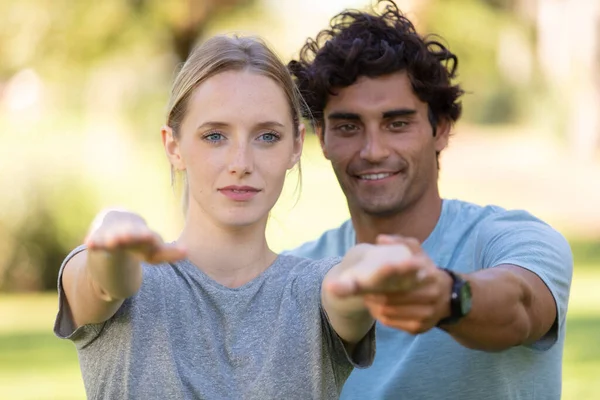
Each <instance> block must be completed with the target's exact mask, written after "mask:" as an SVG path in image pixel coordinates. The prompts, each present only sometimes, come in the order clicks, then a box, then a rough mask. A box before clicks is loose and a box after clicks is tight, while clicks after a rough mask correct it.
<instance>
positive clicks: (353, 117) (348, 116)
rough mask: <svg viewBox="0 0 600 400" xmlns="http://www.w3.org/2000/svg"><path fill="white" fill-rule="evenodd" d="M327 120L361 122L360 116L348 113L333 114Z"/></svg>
mask: <svg viewBox="0 0 600 400" xmlns="http://www.w3.org/2000/svg"><path fill="white" fill-rule="evenodd" d="M327 119H348V120H352V121H360V115H358V114H355V113H347V112H332V113H331V114H329V115H328V116H327Z"/></svg>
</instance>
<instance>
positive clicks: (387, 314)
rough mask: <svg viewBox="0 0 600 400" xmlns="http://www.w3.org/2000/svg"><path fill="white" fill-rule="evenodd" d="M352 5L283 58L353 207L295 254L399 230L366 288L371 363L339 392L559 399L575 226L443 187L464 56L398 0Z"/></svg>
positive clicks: (350, 395)
mask: <svg viewBox="0 0 600 400" xmlns="http://www.w3.org/2000/svg"><path fill="white" fill-rule="evenodd" d="M379 3H380V4H379V5H380V6H382V7H381V8H380V10H382V11H381V12H375V11H373V12H371V13H367V12H360V11H354V10H346V11H344V12H342V13H340V14H338V15H337V16H336V17H334V18H333V19H332V22H331V26H330V27H329V28H328V29H326V30H323V31H321V32H320V33H319V35H318V36H317V37H316V39H315V40H312V39H309V40H308V41H307V42H306V44H305V46H304V47H303V48H302V50H301V51H300V56H299V59H298V60H294V61H291V62H290V63H289V65H288V67H289V69H290V71H291V73H292V75H293V76H294V78H295V80H296V84H297V86H298V88H299V90H300V91H301V93H302V94H303V96H304V98H305V100H306V103H307V107H306V110H305V113H306V115H305V117H307V118H310V119H312V120H313V122H314V126H315V130H316V132H317V134H318V136H319V139H320V142H321V146H322V149H323V153H324V155H325V157H326V158H327V159H328V160H329V161H331V165H332V167H333V170H334V172H335V174H336V176H337V179H338V181H339V184H340V186H341V188H342V190H343V192H344V194H345V196H346V198H347V202H348V207H349V210H350V215H351V219H350V220H349V221H347V222H345V223H344V224H342V225H341V226H340V227H339V228H337V229H334V230H331V231H328V232H326V233H324V234H323V235H322V236H321V237H320V238H319V239H318V240H316V241H314V242H310V243H307V244H305V245H303V246H301V247H299V248H298V249H296V250H294V251H292V253H294V254H297V255H301V256H305V257H310V258H322V257H326V256H342V255H344V254H345V253H346V251H347V250H348V249H349V248H350V247H352V246H354V245H355V244H356V243H371V244H375V245H386V244H388V243H404V244H406V245H407V246H408V247H409V248H410V249H411V250H412V254H413V255H412V257H411V258H410V259H409V260H408V261H405V262H402V263H399V264H396V265H389V270H388V272H387V273H385V274H381V276H379V277H378V278H377V279H375V281H374V282H373V283H372V285H357V284H352V281H351V280H349V282H350V283H349V285H348V288H347V294H348V295H352V294H358V293H361V294H364V293H367V294H368V293H369V291H370V290H371V289H372V288H373V287H375V286H378V285H379V286H380V285H387V286H388V287H389V290H390V294H389V295H388V296H381V295H371V296H366V300H365V302H366V303H367V306H368V308H369V311H370V312H371V314H372V315H373V316H374V317H375V318H377V320H378V324H377V356H376V358H375V363H374V364H373V366H372V367H371V368H369V369H366V370H355V371H354V372H353V373H352V375H351V376H350V379H349V380H348V381H347V383H346V385H345V387H344V391H343V393H342V399H462V400H464V399H472V400H481V399H498V400H500V399H502V400H506V399H534V398H535V399H544V400H546V399H559V398H560V394H561V364H562V352H563V344H564V339H565V316H566V312H567V303H568V297H569V290H570V285H571V276H572V268H573V262H572V255H571V250H570V247H569V245H568V243H567V242H566V240H565V239H564V237H563V236H562V235H561V234H559V233H558V232H557V231H555V230H554V229H552V228H551V227H550V226H548V225H547V224H545V223H544V222H543V221H541V220H539V219H537V218H535V217H534V216H532V215H531V214H529V213H527V212H525V211H521V210H505V209H502V208H500V207H497V206H486V207H481V206H478V205H475V204H472V203H468V202H465V201H459V200H448V199H442V198H441V197H440V194H439V189H438V171H439V160H438V156H439V154H440V152H441V151H443V150H444V148H445V147H446V146H447V144H448V140H449V134H450V130H451V128H452V126H453V124H454V122H456V121H457V120H458V118H459V117H460V114H461V103H460V97H461V95H462V94H463V91H462V90H461V88H460V86H459V85H457V84H454V83H453V79H454V78H455V73H456V68H457V64H458V60H457V57H456V56H455V55H454V54H452V53H451V52H450V51H449V50H448V49H447V48H446V47H445V46H444V45H442V43H440V41H437V40H435V39H433V38H432V37H423V36H421V35H419V34H418V33H417V32H416V30H415V28H414V26H413V24H412V23H411V22H410V21H409V20H408V19H407V18H406V17H405V16H404V15H403V14H402V13H401V12H400V11H399V10H398V8H397V6H396V5H395V4H394V3H392V2H390V1H385V2H379Z"/></svg>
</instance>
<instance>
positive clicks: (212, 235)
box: [177, 207, 277, 287]
mask: <svg viewBox="0 0 600 400" xmlns="http://www.w3.org/2000/svg"><path fill="white" fill-rule="evenodd" d="M266 224H267V217H265V218H264V220H263V221H259V222H257V223H255V224H253V225H248V226H240V227H231V226H223V225H220V224H218V223H216V222H215V221H214V220H212V219H211V218H209V217H208V216H206V215H205V214H203V213H202V212H201V211H199V210H197V209H194V208H193V207H190V209H189V210H188V214H187V215H186V219H185V226H184V228H183V231H182V232H181V235H180V236H179V239H178V240H177V243H179V244H181V245H183V246H184V247H185V248H186V249H187V254H188V259H189V260H190V261H191V262H192V263H193V264H194V265H196V266H197V267H198V268H199V269H200V270H202V271H203V272H204V273H205V274H207V275H208V276H210V277H211V278H212V279H214V280H215V281H216V282H218V283H220V284H222V285H224V286H227V287H240V286H243V285H245V284H246V283H248V282H250V281H251V280H252V279H254V278H256V277H257V276H259V275H260V274H261V273H262V272H264V271H265V270H266V269H267V268H268V267H269V266H270V265H271V264H272V263H273V262H274V261H275V259H276V258H277V254H276V253H274V252H273V251H271V249H269V246H268V244H267V240H266V237H265V228H266Z"/></svg>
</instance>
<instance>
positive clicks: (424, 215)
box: [350, 195, 442, 243]
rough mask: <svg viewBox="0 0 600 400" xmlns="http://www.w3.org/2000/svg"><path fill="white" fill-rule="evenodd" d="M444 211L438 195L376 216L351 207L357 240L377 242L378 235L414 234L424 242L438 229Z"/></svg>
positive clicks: (407, 235)
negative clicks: (396, 211) (384, 214)
mask: <svg viewBox="0 0 600 400" xmlns="http://www.w3.org/2000/svg"><path fill="white" fill-rule="evenodd" d="M441 213H442V199H441V198H440V196H439V195H436V196H430V198H423V199H421V200H419V201H418V202H416V203H415V204H413V205H411V206H410V207H408V208H406V209H404V210H402V211H401V212H399V213H397V214H395V215H390V216H384V217H379V216H373V215H369V214H365V213H363V212H361V211H353V210H352V209H350V215H351V217H352V224H353V226H354V230H355V231H356V242H357V243H375V240H376V239H377V235H380V234H386V235H400V236H405V237H412V238H415V239H417V240H418V241H419V242H421V243H423V242H424V241H425V239H427V238H428V237H429V235H430V234H431V232H433V230H434V229H435V226H436V225H437V223H438V220H439V218H440V215H441Z"/></svg>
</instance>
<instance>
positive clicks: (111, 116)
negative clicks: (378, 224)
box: [0, 0, 600, 399]
mask: <svg viewBox="0 0 600 400" xmlns="http://www.w3.org/2000/svg"><path fill="white" fill-rule="evenodd" d="M369 4H370V3H369V1H368V0H363V1H358V0H356V1H355V0H330V1H322V0H283V1H278V0H226V1H223V0H220V1H219V0H203V1H196V0H169V1H160V0H104V1H102V2H92V1H90V0H87V1H83V0H82V1H77V2H73V1H67V0H53V1H49V0H20V1H18V2H13V1H8V0H2V1H0V16H1V17H0V21H1V23H0V60H1V62H0V126H1V127H2V129H1V130H0V139H1V143H2V146H1V147H0V398H1V399H83V398H85V395H84V391H83V384H82V382H81V377H80V373H79V367H78V364H77V355H76V352H75V349H74V347H73V346H72V345H71V344H70V343H68V342H62V341H60V340H58V339H56V338H54V336H53V334H52V324H53V319H54V316H55V313H56V304H57V302H56V293H55V287H56V275H57V271H58V268H59V266H60V263H61V261H62V259H63V258H64V257H65V255H66V254H67V253H68V252H69V250H70V249H72V248H73V247H75V246H76V245H78V244H79V243H80V242H81V240H82V239H83V237H84V235H85V233H86V230H87V228H88V226H89V224H90V222H91V220H92V218H93V216H94V215H95V214H96V213H97V212H98V211H99V210H100V209H101V208H103V207H107V206H119V207H125V208H129V209H131V210H134V211H136V212H139V213H140V214H142V215H143V216H144V217H146V219H147V220H148V221H149V223H150V224H151V226H153V227H154V228H155V229H156V230H158V231H159V232H160V233H161V234H163V236H164V237H165V239H166V240H173V239H175V238H176V237H177V233H178V231H179V229H180V227H181V212H180V207H179V201H178V196H177V195H176V194H175V193H173V191H172V189H171V188H170V184H169V166H168V163H167V161H166V158H165V157H164V155H163V152H162V151H163V150H162V146H161V143H160V139H159V132H160V127H161V125H162V124H163V123H164V120H165V115H164V114H165V108H166V103H167V100H168V96H169V89H170V83H171V80H172V78H173V76H174V74H175V72H176V70H177V67H178V65H180V63H181V62H182V60H184V59H185V56H186V55H187V53H188V51H189V49H190V48H191V46H193V45H194V43H195V42H196V41H197V40H199V39H201V38H202V37H206V36H207V35H211V34H214V33H223V32H240V33H246V34H257V35H260V36H262V37H264V38H266V39H267V41H268V42H269V43H270V44H271V45H272V46H273V47H274V48H275V49H276V51H277V52H278V53H279V54H280V56H281V57H282V58H283V59H284V60H286V61H287V60H289V59H290V58H291V57H293V56H295V55H296V54H297V50H298V49H299V48H300V46H301V45H302V43H303V42H304V40H305V39H306V38H307V37H308V36H314V35H315V34H316V33H317V32H318V31H319V30H320V29H322V28H324V27H325V26H326V24H327V22H328V20H329V18H330V17H331V16H333V15H334V14H335V13H337V12H338V11H340V10H342V9H343V8H345V7H355V8H364V7H366V6H368V5H369ZM398 4H399V5H400V6H401V8H402V9H403V10H404V11H405V12H406V13H407V14H408V16H409V17H410V18H411V19H413V20H414V22H415V23H416V25H417V26H418V28H419V29H420V30H421V31H422V32H435V33H438V34H440V35H441V36H442V37H443V38H444V39H445V42H446V43H447V44H449V47H450V48H451V50H453V51H454V52H455V53H457V55H458V57H459V74H460V75H459V80H460V82H461V83H462V85H463V87H464V88H465V89H466V90H467V92H468V93H467V95H466V96H465V99H464V117H463V119H462V120H461V121H460V123H458V124H457V125H456V127H455V129H454V134H455V137H454V138H453V139H452V141H451V144H450V148H449V149H448V150H446V151H445V152H444V153H443V154H442V161H441V162H442V164H441V168H442V170H441V172H442V176H441V179H440V185H441V190H442V194H443V196H444V197H447V198H461V199H465V200H470V201H473V202H476V203H480V204H487V203H493V204H498V205H501V206H504V207H507V208H524V209H527V210H529V211H531V212H533V213H534V214H536V215H537V216H539V217H541V218H543V219H544V220H546V221H548V222H549V223H550V224H552V225H553V226H555V227H556V228H558V229H559V230H560V231H561V232H563V233H564V234H565V235H566V236H567V237H568V239H569V240H570V242H571V244H572V246H573V251H574V254H575V274H574V281H573V286H572V290H571V301H570V308H569V314H568V337H567V345H566V348H565V361H564V385H563V386H564V390H563V398H564V399H595V398H598V393H600V379H599V378H598V377H600V340H599V338H600V290H599V288H600V207H598V204H600V155H599V145H600V140H599V137H600V79H599V76H600V2H597V1H588V0H413V1H408V0H406V1H398ZM302 162H303V165H302V168H303V183H302V188H301V190H300V191H297V190H295V189H296V186H297V185H296V183H297V178H298V175H297V173H296V172H293V173H291V174H290V176H289V179H288V183H287V184H286V188H285V190H284V195H283V196H282V199H281V201H280V202H279V203H278V204H277V206H276V208H275V210H274V212H273V216H272V219H271V222H270V225H269V228H268V236H269V240H270V243H271V245H272V247H273V248H274V249H276V250H281V249H284V248H290V247H293V246H296V245H298V244H301V243H303V242H304V241H306V240H310V239H313V238H315V237H317V236H318V235H319V234H320V233H321V232H322V231H324V230H325V229H329V228H333V227H335V226H337V225H338V224H339V223H341V222H342V221H343V220H345V219H346V218H347V217H348V212H347V210H346V205H345V202H344V197H343V195H342V193H341V191H340V190H339V188H338V186H337V183H336V181H335V177H334V176H333V173H332V172H331V170H330V166H329V165H328V164H327V162H326V160H324V159H323V157H322V155H321V154H320V150H319V148H318V143H317V142H316V140H314V137H308V138H307V143H306V147H305V152H304V155H303V160H302Z"/></svg>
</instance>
